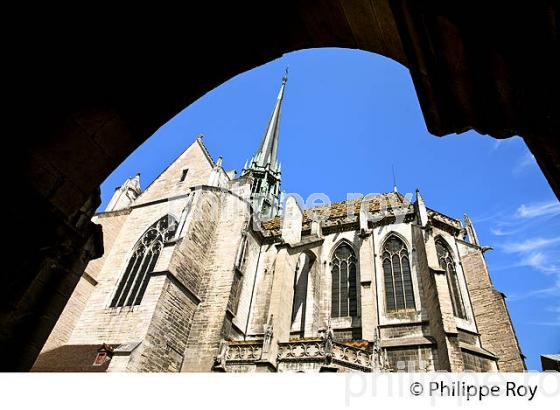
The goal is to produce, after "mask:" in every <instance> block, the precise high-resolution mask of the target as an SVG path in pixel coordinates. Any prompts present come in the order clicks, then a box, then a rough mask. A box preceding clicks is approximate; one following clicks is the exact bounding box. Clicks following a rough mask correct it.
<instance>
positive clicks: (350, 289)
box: [331, 243, 358, 317]
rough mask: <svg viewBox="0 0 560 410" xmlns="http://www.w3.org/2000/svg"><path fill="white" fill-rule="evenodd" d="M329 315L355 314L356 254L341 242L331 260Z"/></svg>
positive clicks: (356, 305) (356, 302) (356, 306)
mask: <svg viewBox="0 0 560 410" xmlns="http://www.w3.org/2000/svg"><path fill="white" fill-rule="evenodd" d="M331 278H332V286H331V295H332V296H331V317H344V316H357V315H358V299H357V286H356V256H355V255H354V251H353V250H352V248H351V247H350V246H349V245H348V244H346V243H342V244H341V245H340V246H339V247H338V248H336V250H335V251H334V254H333V257H332V260H331Z"/></svg>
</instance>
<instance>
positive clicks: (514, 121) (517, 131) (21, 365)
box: [0, 0, 560, 369]
mask: <svg viewBox="0 0 560 410" xmlns="http://www.w3.org/2000/svg"><path fill="white" fill-rule="evenodd" d="M500 3H501V2H479V1H472V0H471V1H462V0H458V1H454V2H444V1H440V0H433V1H429V0H425V1H414V0H408V1H407V0H394V1H393V0H361V1H353V2H346V1H343V0H328V1H324V2H321V6H320V7H318V6H317V3H316V2H312V1H293V2H281V3H278V4H276V3H275V2H274V4H268V3H267V5H262V4H261V5H259V6H253V5H251V4H245V3H239V2H236V3H226V4H221V5H220V10H219V11H217V10H216V8H215V7H212V5H211V6H201V5H198V4H197V6H194V5H193V6H191V5H189V7H191V9H190V10H189V12H187V13H184V12H174V10H170V9H169V8H166V7H163V6H162V7H161V9H159V10H158V9H157V7H155V6H153V5H151V6H150V7H149V9H147V10H141V9H140V7H138V8H137V9H136V10H134V11H135V12H136V14H137V15H135V16H134V17H132V16H131V10H129V9H127V10H126V11H122V13H121V12H119V11H118V10H116V9H115V8H112V9H111V10H110V12H109V11H108V10H104V9H102V8H100V9H98V10H97V11H94V10H91V9H90V10H88V11H87V13H78V12H76V14H75V15H74V16H71V17H68V14H67V11H66V12H65V13H61V14H59V17H58V18H45V17H46V16H45V14H44V13H36V15H38V16H40V17H38V18H37V19H36V20H35V19H34V18H33V17H32V16H29V14H28V13H24V14H25V16H26V20H25V22H21V24H20V26H19V29H20V30H23V31H26V32H27V33H28V36H27V37H26V38H28V39H29V40H24V39H22V42H21V44H18V45H17V47H11V49H10V50H9V54H10V56H7V58H6V61H10V62H11V64H12V66H11V67H9V69H10V75H9V78H11V81H10V85H11V86H12V88H11V89H9V90H8V92H7V94H8V95H7V97H8V98H7V100H8V101H10V109H11V111H10V112H9V113H8V115H7V118H8V122H9V124H10V125H12V126H13V127H14V128H15V133H14V134H13V138H12V140H13V143H14V144H13V146H12V148H11V151H10V154H11V155H10V157H11V158H12V159H13V169H12V172H11V173H10V178H8V181H7V184H8V189H9V190H11V191H12V192H11V195H12V196H13V197H14V198H17V201H11V202H10V204H9V210H8V212H9V213H10V214H12V215H13V216H17V215H27V216H28V217H27V218H26V219H25V220H21V218H18V217H14V218H7V219H8V224H9V226H8V229H10V228H11V229H10V231H11V232H14V233H15V235H16V241H14V243H19V244H21V243H25V244H26V246H25V247H22V246H19V247H14V249H13V250H10V252H11V254H12V258H11V263H12V266H11V269H9V270H10V271H13V272H17V275H14V278H13V279H12V280H11V281H10V282H9V283H7V284H6V286H4V287H3V294H2V296H1V297H0V301H1V303H2V309H1V316H0V318H1V323H0V324H1V328H2V335H1V340H0V342H1V345H2V346H3V347H5V348H6V349H9V351H10V352H11V354H10V357H9V358H8V359H7V361H8V362H9V363H8V362H7V363H5V364H6V368H11V369H28V368H30V367H31V365H32V364H33V361H34V359H35V357H36V355H37V353H38V352H39V350H40V348H41V347H42V344H43V343H44V341H45V340H46V338H47V337H48V334H49V333H50V330H51V329H52V327H53V326H54V323H55V322H56V319H57V318H58V316H59V315H60V312H61V311H62V309H63V307H64V305H65V303H66V301H67V299H68V297H69V296H70V294H71V292H72V290H73V288H74V287H75V285H76V283H77V281H78V279H79V275H78V274H76V273H77V272H81V271H83V269H84V267H85V265H86V264H87V262H88V261H89V260H90V259H92V258H96V257H98V256H99V255H101V254H102V252H103V245H102V233H101V230H100V228H99V227H98V226H96V225H94V224H92V223H91V222H89V220H90V218H91V216H92V214H93V212H94V211H95V209H96V208H97V206H98V205H99V202H100V198H99V185H100V183H101V182H102V181H103V180H104V179H105V178H106V177H107V176H108V175H109V174H110V173H111V172H112V171H113V170H114V169H115V168H116V167H117V166H118V164H120V163H121V162H122V161H123V160H124V159H125V158H126V157H127V156H128V155H129V154H130V153H131V152H132V151H133V150H134V149H135V148H137V147H138V146H139V145H140V144H141V143H142V142H144V141H145V140H146V139H147V138H148V137H149V136H150V135H152V133H153V132H154V131H155V130H157V129H158V128H159V127H160V126H161V125H163V124H164V123H165V122H166V121H168V120H169V119H171V118H172V117H173V116H174V115H175V114H177V113H178V112H179V111H180V110H182V109H184V108H185V107H186V106H188V105H189V104H191V103H192V102H193V101H195V100H196V99H198V98H200V97H201V96H202V95H204V94H205V93H206V92H208V91H210V90H212V89H213V88H215V87H217V86H218V85H220V84H221V83H223V82H224V81H226V80H227V79H229V78H231V77H233V76H235V75H237V74H239V73H241V72H244V71H246V70H249V69H251V68H254V67H256V66H259V65H262V64H264V63H266V62H269V61H271V60H273V59H275V58H278V57H280V56H282V55H283V54H284V53H287V52H290V51H294V50H301V49H305V48H315V47H345V48H355V49H362V50H366V51H371V52H375V53H378V54H382V55H384V56H387V57H388V58H391V59H393V60H395V61H397V62H399V63H401V64H403V65H404V66H406V67H407V68H408V69H409V70H410V74H411V76H412V79H413V82H414V86H415V88H416V92H417V95H418V99H419V102H420V106H421V108H422V111H423V114H424V118H425V121H426V126H427V128H428V130H429V131H430V132H431V133H432V134H434V135H438V136H441V135H446V134H450V133H456V132H464V131H466V130H469V129H475V130H477V131H478V132H480V133H483V134H489V135H491V136H493V137H496V138H505V137H509V136H512V135H520V136H522V137H523V138H524V140H525V142H526V143H527V145H528V147H529V149H530V150H531V152H532V153H533V154H534V155H535V158H536V160H537V162H538V164H539V166H540V167H541V169H542V171H543V173H544V174H545V176H546V177H547V179H548V181H549V183H550V185H551V187H552V189H553V190H554V192H555V193H556V195H557V196H560V178H559V177H558V175H560V159H559V153H558V151H559V150H558V148H557V143H556V141H557V138H558V137H557V136H558V135H559V134H560V122H559V115H558V111H559V110H558V100H557V95H558V91H559V88H560V87H559V81H560V80H559V79H558V76H557V73H558V72H560V66H559V61H558V60H559V58H558V52H557V50H558V49H560V47H558V46H559V44H558V34H557V33H558V29H557V27H556V21H557V3H556V2H554V1H544V2H538V3H537V2H532V1H529V0H527V1H523V2H518V3H515V4H513V3H511V2H508V3H507V6H502V5H501V4H500ZM48 7H49V11H50V12H53V11H54V13H53V14H55V13H56V12H57V10H53V8H54V7H55V6H53V5H49V6H48ZM62 16H63V17H62ZM100 22H103V24H102V25H100ZM154 23H161V27H157V26H158V24H154ZM101 26H102V29H100V27H101ZM216 34H219V35H216ZM70 41H71V42H72V43H70ZM76 44H77V45H76ZM12 54H13V55H12ZM372 75H373V74H372ZM28 232H34V235H33V237H31V238H30V237H29V235H28Z"/></svg>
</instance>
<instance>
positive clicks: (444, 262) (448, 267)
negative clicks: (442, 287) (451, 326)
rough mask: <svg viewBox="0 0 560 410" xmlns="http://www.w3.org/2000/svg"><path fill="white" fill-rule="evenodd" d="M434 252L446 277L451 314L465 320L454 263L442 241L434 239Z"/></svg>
mask: <svg viewBox="0 0 560 410" xmlns="http://www.w3.org/2000/svg"><path fill="white" fill-rule="evenodd" d="M436 252H437V256H438V260H439V266H440V267H441V268H442V269H444V270H445V275H446V276H447V285H448V286H449V294H450V295H451V304H452V305H453V314H454V315H455V316H457V317H460V318H462V319H466V318H467V314H466V312H465V305H464V303H463V297H462V296H461V289H460V287H459V278H458V276H457V271H456V270H455V262H454V260H453V256H452V254H451V251H450V250H449V247H448V246H447V243H445V242H444V241H443V239H441V238H438V239H436Z"/></svg>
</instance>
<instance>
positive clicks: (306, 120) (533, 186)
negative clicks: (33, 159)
mask: <svg viewBox="0 0 560 410" xmlns="http://www.w3.org/2000/svg"><path fill="white" fill-rule="evenodd" d="M286 66H289V72H290V73H289V80H288V83H287V86H286V94H285V99H284V105H283V109H282V119H281V126H280V146H279V158H280V161H281V163H282V178H283V179H282V190H283V191H285V192H288V193H289V192H294V193H298V194H299V195H301V196H302V197H303V198H307V197H308V196H309V195H310V194H311V193H315V192H318V193H325V194H327V195H328V196H329V197H330V199H331V200H332V201H339V200H344V199H345V198H346V196H347V193H362V194H368V193H378V192H388V191H391V189H392V183H393V182H392V180H393V176H392V166H393V165H394V167H395V171H396V177H397V185H398V188H399V191H400V192H402V193H405V194H406V193H409V192H414V190H415V189H416V188H417V187H418V188H419V189H420V190H421V192H422V195H423V197H424V200H425V201H426V203H427V205H428V206H429V207H430V208H433V209H436V210H438V211H440V212H442V213H445V214H447V215H449V216H453V217H456V218H462V216H463V212H467V213H468V214H469V216H470V217H471V219H472V220H473V222H474V223H475V227H476V229H477V232H478V236H479V239H480V242H481V243H482V244H483V245H489V246H493V247H494V250H493V251H490V252H487V253H486V255H487V262H488V265H489V268H490V273H491V276H492V279H493V281H494V285H495V287H496V288H497V289H498V290H500V291H502V292H504V293H505V294H506V295H507V296H508V298H507V303H508V307H509V310H510V314H511V316H512V320H513V323H514V326H515V328H516V331H517V335H518V338H519V341H520V344H521V348H522V350H523V352H524V353H525V355H526V356H527V366H528V368H529V369H534V370H540V369H541V366H540V359H539V355H540V354H544V353H560V203H559V202H558V200H557V199H556V197H555V195H554V194H553V192H552V190H551V189H550V187H549V186H548V184H547V182H546V179H545V178H544V176H543V175H542V173H541V171H540V169H539V168H538V166H537V164H536V162H535V160H534V158H533V157H532V155H531V154H530V152H529V150H528V149H527V147H526V146H525V144H524V142H523V140H522V139H521V138H519V137H514V138H510V139H507V140H500V141H498V140H495V139H493V138H490V137H488V136H483V135H480V134H477V133H476V132H467V133H464V134H461V135H449V136H446V137H443V138H438V137H435V136H432V135H430V134H429V133H428V131H427V129H426V126H425V124H424V120H423V117H422V113H421V110H420V106H419V103H418V99H417V97H416V93H415V90H414V87H413V84H412V80H411V79H410V75H409V74H408V71H407V70H406V69H405V68H404V67H403V66H401V65H399V64H398V63H396V62H394V61H392V60H389V59H387V58H385V57H382V56H379V55H376V54H372V53H367V52H362V51H356V50H346V49H312V50H303V51H298V52H295V53H290V54H287V55H285V56H284V57H282V58H281V59H278V60H275V61H272V62H270V63H268V64H266V65H264V66H261V67H258V68H255V69H253V70H251V71H248V72H246V73H243V74H240V75H238V76H236V77H234V78H232V79H231V80H229V81H227V82H226V83H224V84H223V85H221V86H220V87H218V88H216V89H215V90H213V91H211V92H209V93H208V94H206V95H205V96H203V97H202V98H200V99H199V100H198V101H196V102H195V103H193V104H192V105H191V106H189V107H187V108H186V109H185V110H183V111H182V112H181V113H180V114H178V115H177V116H176V117H174V118H173V119H171V120H170V121H169V122H168V123H166V124H165V125H163V126H162V127H161V128H160V129H159V130H158V131H157V132H156V133H155V134H154V135H153V136H152V137H151V138H150V139H149V140H148V141H146V143H144V144H143V145H142V146H141V147H139V148H138V149H137V150H136V151H135V152H134V153H133V154H131V155H130V156H129V157H128V158H127V159H126V160H125V161H124V162H123V163H122V164H121V165H120V166H119V167H118V168H117V169H116V170H115V171H114V172H113V173H112V174H111V175H110V176H109V177H108V178H107V180H106V181H105V182H104V183H103V185H102V186H101V191H102V200H103V203H102V205H101V207H100V210H101V209H104V207H105V206H106V204H107V203H108V201H109V199H110V197H111V195H112V193H113V191H114V188H115V187H116V186H118V185H120V184H121V183H122V182H123V181H124V180H125V179H126V178H127V177H129V176H133V175H134V174H135V173H136V172H141V173H142V176H141V183H142V187H146V186H147V185H148V184H149V183H150V182H151V181H152V180H153V179H154V178H155V177H156V176H157V175H158V174H159V173H160V172H161V171H162V170H163V169H164V168H165V167H166V166H167V165H168V164H169V163H170V162H171V161H172V160H173V159H174V158H175V157H176V156H178V155H179V154H180V153H181V152H182V151H183V150H184V149H185V148H186V147H187V146H188V145H189V144H190V143H191V142H192V141H193V140H194V138H195V137H196V136H197V135H198V134H200V133H203V134H204V135H205V137H204V142H205V144H206V146H207V147H208V149H209V151H210V152H211V154H212V155H213V157H214V158H217V157H218V155H223V156H224V168H226V169H237V170H238V171H239V170H240V169H241V168H242V167H243V164H244V163H245V161H246V160H247V159H249V158H250V157H251V155H252V154H253V152H254V151H255V150H256V148H257V147H258V143H259V141H260V138H261V136H262V134H263V132H264V128H265V126H266V123H267V121H268V118H269V116H270V113H271V111H272V108H273V104H274V101H275V99H276V95H277V93H278V89H279V87H280V83H281V78H282V75H283V72H284V68H285V67H286Z"/></svg>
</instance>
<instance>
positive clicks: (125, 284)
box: [109, 215, 177, 307]
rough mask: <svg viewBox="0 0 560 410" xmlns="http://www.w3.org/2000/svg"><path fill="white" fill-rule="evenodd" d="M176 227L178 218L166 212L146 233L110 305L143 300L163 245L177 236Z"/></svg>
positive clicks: (114, 305) (124, 304)
mask: <svg viewBox="0 0 560 410" xmlns="http://www.w3.org/2000/svg"><path fill="white" fill-rule="evenodd" d="M176 229H177V221H176V220H175V218H173V217H172V216H171V215H166V216H164V217H163V218H161V219H160V220H158V221H157V222H156V223H154V224H153V225H152V226H150V227H149V228H148V230H147V231H146V232H144V235H142V237H141V238H140V239H139V240H138V242H136V245H135V246H134V250H133V251H132V256H131V257H130V259H129V261H128V265H127V266H126V269H125V271H124V274H123V276H122V278H121V280H120V282H119V284H118V286H117V290H116V291H115V295H114V296H113V299H112V300H111V304H110V305H109V306H110V307H122V306H134V305H139V304H140V302H142V297H143V296H144V292H146V288H147V287H148V282H149V280H150V273H151V272H152V271H153V270H154V268H155V266H156V262H157V260H158V257H159V255H160V253H161V250H162V249H163V244H164V243H165V242H167V241H169V240H170V239H171V238H173V236H174V233H175V230H176Z"/></svg>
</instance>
